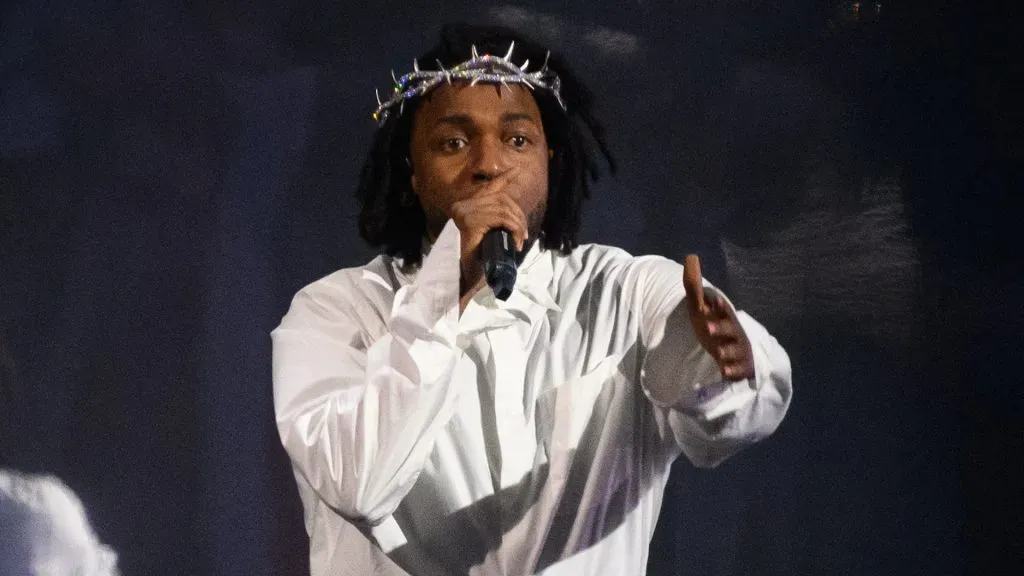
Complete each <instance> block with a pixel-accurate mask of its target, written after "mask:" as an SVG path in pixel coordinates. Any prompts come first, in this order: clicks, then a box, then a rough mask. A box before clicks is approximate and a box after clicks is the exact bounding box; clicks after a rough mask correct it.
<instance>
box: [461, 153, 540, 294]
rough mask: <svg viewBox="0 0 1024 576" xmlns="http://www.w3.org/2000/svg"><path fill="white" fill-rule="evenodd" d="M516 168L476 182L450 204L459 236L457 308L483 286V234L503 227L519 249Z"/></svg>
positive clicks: (523, 230)
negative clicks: (480, 249)
mask: <svg viewBox="0 0 1024 576" xmlns="http://www.w3.org/2000/svg"><path fill="white" fill-rule="evenodd" d="M516 174H517V171H516V170H510V171H508V172H505V173H504V174H501V175H500V176H497V177H496V178H494V179H493V180H488V181H486V182H483V183H480V184H478V187H477V189H476V190H475V192H474V193H473V194H472V195H471V196H469V197H467V198H465V199H463V200H459V201H458V202H455V203H454V204H452V207H451V217H452V219H453V220H454V221H455V225H456V226H458V228H459V233H460V235H461V236H462V246H461V250H462V252H461V254H462V258H461V261H460V263H459V264H460V267H461V270H462V277H461V281H460V283H459V301H460V309H462V310H465V308H466V304H467V303H468V302H469V299H470V298H472V297H473V294H475V293H476V291H477V290H479V289H480V288H481V287H483V282H484V274H483V263H482V262H480V256H479V248H480V242H481V241H483V238H484V235H485V234H487V233H488V232H490V231H491V230H494V229H497V228H504V229H506V230H508V231H509V232H510V233H511V234H512V240H513V241H514V242H515V244H516V248H517V249H519V250H522V248H523V245H524V243H525V242H526V240H527V239H528V236H529V232H528V228H527V220H526V215H525V214H524V213H523V210H522V208H520V207H519V204H517V203H516V200H515V198H516V194H515V192H514V189H515V188H514V186H515V182H516Z"/></svg>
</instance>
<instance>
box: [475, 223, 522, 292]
mask: <svg viewBox="0 0 1024 576" xmlns="http://www.w3.org/2000/svg"><path fill="white" fill-rule="evenodd" d="M480 260H481V261H483V263H484V277H486V278H487V285H488V286H490V287H491V290H494V296H495V297H496V298H498V299H499V300H508V297H509V296H511V295H512V287H513V286H515V285H516V270H517V269H518V267H519V265H518V263H517V262H516V245H515V243H513V242H512V234H511V233H510V232H509V231H508V230H505V229H504V228H495V229H494V230H491V231H490V232H488V233H487V234H484V239H483V241H482V242H481V243H480Z"/></svg>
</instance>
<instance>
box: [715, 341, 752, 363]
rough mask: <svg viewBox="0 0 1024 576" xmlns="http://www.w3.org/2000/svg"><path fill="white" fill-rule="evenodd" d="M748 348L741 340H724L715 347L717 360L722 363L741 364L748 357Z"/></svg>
mask: <svg viewBox="0 0 1024 576" xmlns="http://www.w3.org/2000/svg"><path fill="white" fill-rule="evenodd" d="M746 348H747V347H746V346H745V345H744V344H743V343H741V342H737V341H732V342H723V343H721V344H719V345H718V346H717V347H716V348H715V356H716V360H718V362H719V363H720V364H740V363H742V362H743V361H744V360H746V358H747V350H746Z"/></svg>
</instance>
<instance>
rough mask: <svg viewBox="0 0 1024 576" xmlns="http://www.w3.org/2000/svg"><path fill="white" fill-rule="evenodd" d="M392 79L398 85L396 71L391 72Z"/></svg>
mask: <svg viewBox="0 0 1024 576" xmlns="http://www.w3.org/2000/svg"><path fill="white" fill-rule="evenodd" d="M391 79H392V80H394V81H395V84H398V78H395V71H394V70H392V71H391Z"/></svg>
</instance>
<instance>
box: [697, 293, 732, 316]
mask: <svg viewBox="0 0 1024 576" xmlns="http://www.w3.org/2000/svg"><path fill="white" fill-rule="evenodd" d="M704 302H706V303H707V310H708V313H710V314H711V315H712V316H714V317H715V318H719V319H727V318H732V317H733V315H734V313H733V310H732V306H730V305H729V302H728V301H726V299H725V296H723V295H722V293H721V292H719V291H718V290H716V289H714V288H705V289H704Z"/></svg>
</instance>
